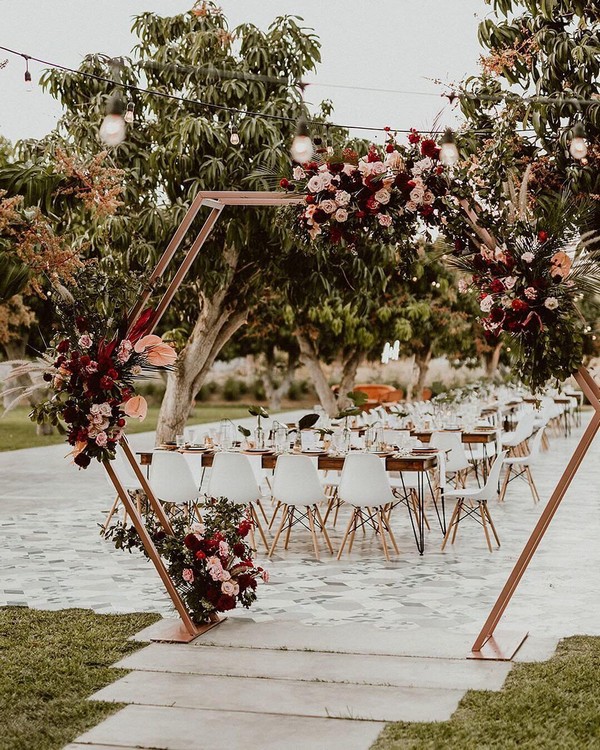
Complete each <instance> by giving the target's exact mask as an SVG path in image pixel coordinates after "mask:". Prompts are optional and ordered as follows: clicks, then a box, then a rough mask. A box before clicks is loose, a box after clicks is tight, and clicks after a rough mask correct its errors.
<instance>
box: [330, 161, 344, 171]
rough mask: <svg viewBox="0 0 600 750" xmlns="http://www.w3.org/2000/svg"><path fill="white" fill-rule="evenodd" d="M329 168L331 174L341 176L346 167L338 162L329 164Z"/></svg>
mask: <svg viewBox="0 0 600 750" xmlns="http://www.w3.org/2000/svg"><path fill="white" fill-rule="evenodd" d="M327 168H328V169H329V171H330V172H331V174H339V173H340V172H341V171H342V169H343V168H344V165H343V164H342V162H340V161H338V162H333V163H328V164H327Z"/></svg>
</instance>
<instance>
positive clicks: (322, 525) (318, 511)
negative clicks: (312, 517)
mask: <svg viewBox="0 0 600 750" xmlns="http://www.w3.org/2000/svg"><path fill="white" fill-rule="evenodd" d="M315 513H316V514H317V521H318V522H319V524H320V526H321V531H322V533H323V538H324V539H325V544H327V547H328V548H329V551H330V552H331V554H332V555H333V547H332V546H331V539H330V538H329V534H328V533H327V529H326V528H325V522H324V521H323V519H322V518H321V511H320V510H319V508H318V507H317V506H316V505H315Z"/></svg>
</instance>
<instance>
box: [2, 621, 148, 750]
mask: <svg viewBox="0 0 600 750" xmlns="http://www.w3.org/2000/svg"><path fill="white" fill-rule="evenodd" d="M158 619H159V616H158V615H152V614H130V615H96V614H94V613H93V612H91V611H90V610H84V609H65V610H62V611H58V612H44V611H39V610H32V609H27V608H26V607H0V750H33V748H35V750H59V748H62V747H64V746H65V745H66V744H67V743H69V742H71V741H72V740H74V739H75V737H77V736H78V735H80V734H81V733H82V732H84V731H86V730H87V729H90V728H91V727H93V726H95V725H96V724H98V723H99V722H100V721H101V720H102V719H104V718H105V717H106V716H108V715H109V714H111V713H114V712H115V711H116V710H117V709H118V708H120V707H121V705H120V704H115V703H100V702H96V701H88V700H86V699H87V698H88V697H89V696H90V695H91V694H92V693H94V692H95V691H97V690H99V689H100V688H102V687H104V686H105V685H108V684H110V683H111V682H114V681H115V680H117V679H118V678H119V677H122V676H123V675H124V674H126V673H127V672H126V670H123V669H111V668H110V665H111V664H114V662H116V661H118V660H119V659H121V658H123V657H124V656H126V655H127V654H130V653H131V652H132V651H135V650H137V649H138V648H140V647H141V646H143V645H144V644H142V643H138V642H134V641H128V640H127V638H128V637H129V636H130V635H133V634H134V633H137V632H139V631H140V630H142V628H144V627H146V626H148V625H151V624H152V623H153V622H156V620H158Z"/></svg>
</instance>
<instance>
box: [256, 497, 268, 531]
mask: <svg viewBox="0 0 600 750" xmlns="http://www.w3.org/2000/svg"><path fill="white" fill-rule="evenodd" d="M256 505H257V506H258V507H259V508H260V512H261V513H262V516H263V518H264V519H265V523H266V524H267V525H268V523H269V519H268V518H267V514H266V511H265V507H264V505H263V504H262V502H261V500H257V501H256Z"/></svg>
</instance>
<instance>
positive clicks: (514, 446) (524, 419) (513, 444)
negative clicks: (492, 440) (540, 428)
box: [502, 411, 536, 455]
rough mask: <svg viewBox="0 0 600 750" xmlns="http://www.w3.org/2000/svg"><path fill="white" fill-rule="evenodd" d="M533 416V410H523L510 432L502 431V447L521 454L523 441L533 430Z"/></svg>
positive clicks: (534, 416)
mask: <svg viewBox="0 0 600 750" xmlns="http://www.w3.org/2000/svg"><path fill="white" fill-rule="evenodd" d="M535 418H536V415H535V412H534V411H526V412H524V413H523V414H522V415H521V417H520V418H519V421H518V422H517V426H516V427H515V429H514V430H513V431H512V432H504V433H502V448H503V449H504V448H508V449H509V451H510V452H511V453H514V454H515V455H518V454H522V453H523V443H524V442H525V441H526V440H528V439H529V438H530V437H531V434H532V432H533V427H534V424H535Z"/></svg>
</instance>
